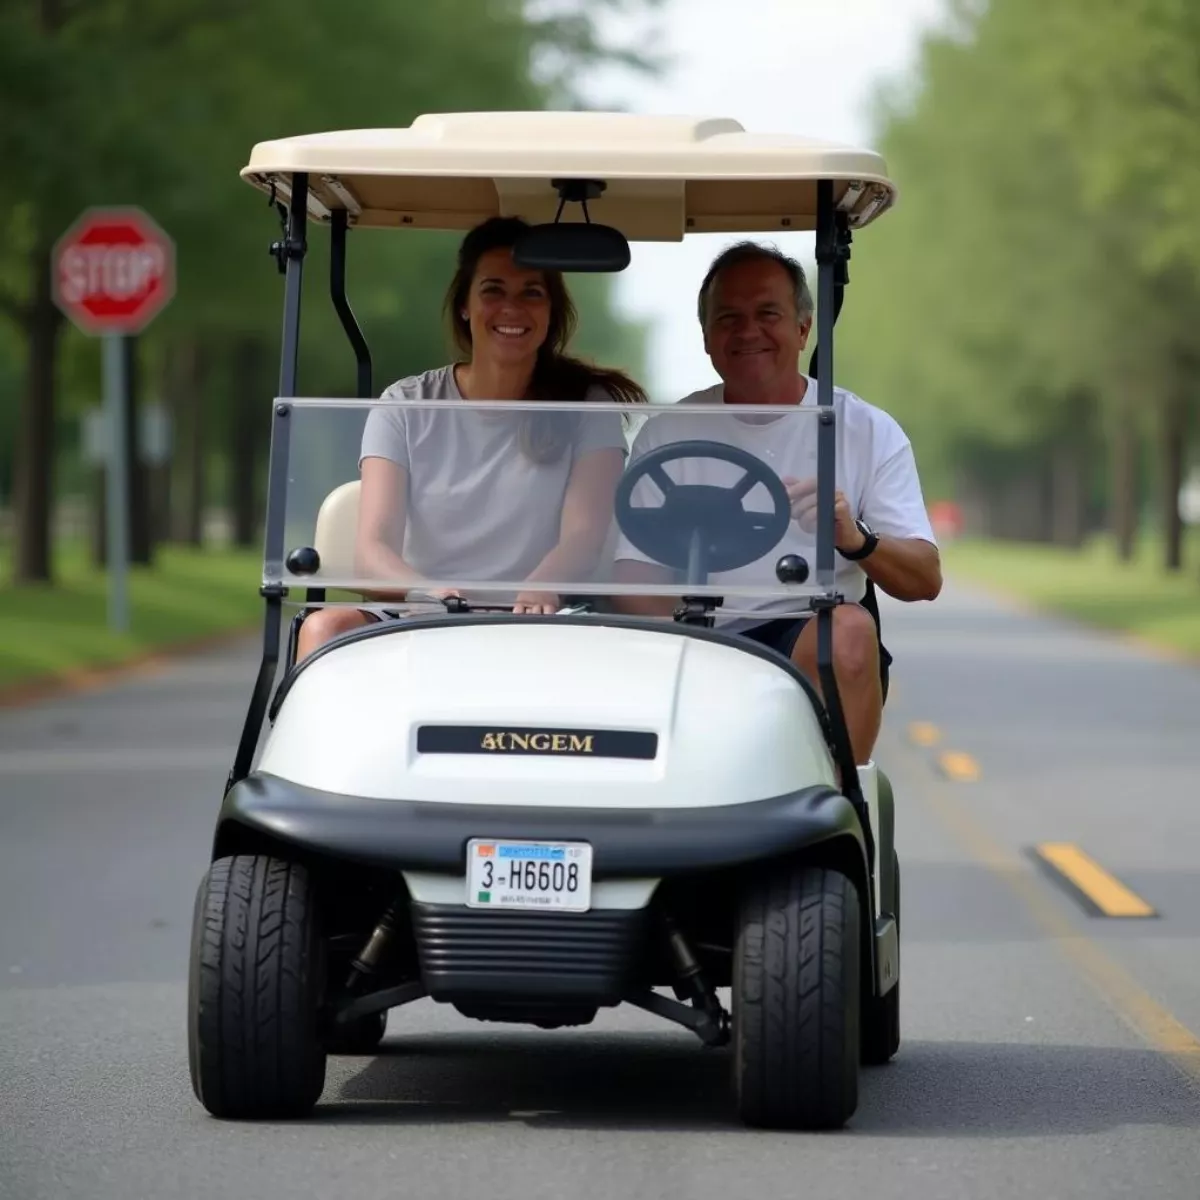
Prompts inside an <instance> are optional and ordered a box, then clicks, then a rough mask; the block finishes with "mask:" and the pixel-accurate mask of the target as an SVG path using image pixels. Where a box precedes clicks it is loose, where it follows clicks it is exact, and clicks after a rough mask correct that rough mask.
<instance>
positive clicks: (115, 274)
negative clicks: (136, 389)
mask: <svg viewBox="0 0 1200 1200" xmlns="http://www.w3.org/2000/svg"><path fill="white" fill-rule="evenodd" d="M53 272H54V300H55V303H56V304H57V305H58V307H59V308H60V309H62V311H63V312H64V313H65V314H66V315H67V316H68V317H70V319H71V320H72V321H73V322H74V323H75V325H77V326H78V327H79V328H80V329H82V330H83V331H84V333H92V334H104V333H122V334H134V333H139V332H140V331H141V330H143V329H144V328H145V327H146V326H147V325H149V324H150V322H151V321H152V320H153V319H154V318H155V317H156V316H157V315H158V314H159V313H160V312H161V311H162V309H163V308H164V307H165V306H166V305H167V303H168V302H169V301H170V299H171V297H172V296H174V294H175V243H174V242H173V241H172V240H171V239H170V238H169V237H168V236H167V235H166V234H165V233H164V232H163V231H162V230H161V229H160V228H159V227H158V226H157V225H156V224H155V223H154V221H153V220H151V218H150V217H149V216H147V215H146V213H144V212H143V211H142V210H141V209H140V208H89V209H87V210H86V211H85V212H84V213H83V215H82V216H81V217H79V219H78V220H77V221H76V222H75V224H74V225H72V226H71V228H70V229H68V230H67V232H66V233H64V234H63V236H62V237H61V238H59V240H58V244H57V245H56V246H55V248H54V264H53Z"/></svg>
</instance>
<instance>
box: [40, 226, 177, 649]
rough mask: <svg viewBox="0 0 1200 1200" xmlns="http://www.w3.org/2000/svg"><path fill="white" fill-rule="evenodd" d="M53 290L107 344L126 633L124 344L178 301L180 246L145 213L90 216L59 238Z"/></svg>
mask: <svg viewBox="0 0 1200 1200" xmlns="http://www.w3.org/2000/svg"><path fill="white" fill-rule="evenodd" d="M52 282H53V289H54V300H55V303H56V304H57V305H58V307H59V308H60V309H61V310H62V312H63V313H64V314H65V315H66V316H67V317H68V318H69V319H70V320H71V322H72V323H73V324H74V325H75V326H76V328H78V329H80V330H81V331H82V332H83V333H86V334H88V335H89V336H92V337H101V338H103V339H104V369H103V376H102V378H103V405H104V414H105V426H106V441H107V470H106V473H105V485H106V494H105V501H106V503H105V509H106V521H107V545H108V578H109V593H108V621H109V626H110V627H111V628H112V629H113V630H115V631H117V632H120V633H124V632H126V631H127V630H128V628H129V598H128V592H127V579H128V574H129V527H130V521H129V516H130V512H129V468H130V463H129V461H128V457H127V455H126V443H125V425H126V420H127V413H128V406H129V380H128V378H127V376H126V370H125V364H126V358H125V340H126V339H127V338H130V337H133V336H136V335H137V334H138V333H140V332H141V331H142V330H143V329H145V328H146V326H147V325H149V324H150V322H151V321H152V320H153V319H154V318H155V317H156V316H157V315H158V314H159V313H160V312H161V311H162V310H163V308H165V307H166V305H167V304H168V303H170V300H171V298H172V296H173V295H174V294H175V244H174V242H173V241H172V240H171V238H170V237H168V235H167V234H166V233H164V232H163V231H162V229H160V228H159V227H158V225H157V224H156V223H155V222H154V221H153V220H152V219H151V218H150V217H149V216H148V215H147V214H146V213H145V212H144V211H143V210H142V209H140V208H136V207H127V208H89V209H86V210H85V211H84V212H83V213H82V214H81V215H80V216H79V217H78V218H77V219H76V221H75V222H74V223H73V224H72V225H71V227H70V228H69V229H68V230H67V231H66V233H64V234H63V235H62V237H61V238H59V240H58V243H57V245H56V246H55V248H54V258H53V281H52Z"/></svg>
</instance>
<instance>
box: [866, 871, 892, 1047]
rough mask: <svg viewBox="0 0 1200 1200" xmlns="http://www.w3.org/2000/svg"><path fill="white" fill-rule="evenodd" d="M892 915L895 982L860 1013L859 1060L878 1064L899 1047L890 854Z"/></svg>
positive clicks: (873, 997)
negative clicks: (860, 1056) (861, 1032)
mask: <svg viewBox="0 0 1200 1200" xmlns="http://www.w3.org/2000/svg"><path fill="white" fill-rule="evenodd" d="M892 880H893V883H892V887H893V889H894V895H893V897H892V915H893V916H894V917H895V918H896V982H895V984H894V985H893V986H892V989H891V990H890V991H889V992H886V993H885V994H884V995H882V996H879V997H875V996H872V997H871V999H870V1001H869V1002H868V1004H867V1008H866V1011H865V1012H864V1013H863V1051H862V1060H863V1062H864V1063H866V1064H867V1065H868V1066H872V1067H878V1066H882V1065H883V1064H884V1063H886V1062H890V1061H891V1060H892V1059H893V1058H894V1057H895V1055H896V1051H897V1050H899V1049H900V946H899V939H900V859H899V858H898V857H897V856H896V854H895V853H893V854H892Z"/></svg>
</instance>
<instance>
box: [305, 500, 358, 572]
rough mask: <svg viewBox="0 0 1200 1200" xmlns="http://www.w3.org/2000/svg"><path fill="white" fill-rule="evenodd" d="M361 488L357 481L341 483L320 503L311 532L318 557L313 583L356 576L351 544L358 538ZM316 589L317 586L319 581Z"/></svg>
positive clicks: (352, 545)
mask: <svg viewBox="0 0 1200 1200" xmlns="http://www.w3.org/2000/svg"><path fill="white" fill-rule="evenodd" d="M360 487H361V484H360V482H359V481H358V480H357V479H353V480H351V481H350V482H349V483H343V484H341V485H340V486H339V487H336V488H334V489H333V491H332V492H330V493H329V495H328V496H326V497H325V499H324V500H323V501H322V503H321V507H320V509H319V511H318V512H317V526H316V529H315V531H314V533H313V545H314V546H315V547H316V550H317V553H318V554H319V555H320V556H321V569H320V570H319V571H318V572H317V573H316V575H315V576H314V580H316V581H319V580H320V579H322V578H326V579H328V578H331V577H333V576H337V575H340V576H342V578H343V579H344V578H346V577H347V576H353V575H354V574H355V570H354V542H355V538H356V537H357V536H358V496H359V489H360ZM317 586H320V585H319V582H318V583H317Z"/></svg>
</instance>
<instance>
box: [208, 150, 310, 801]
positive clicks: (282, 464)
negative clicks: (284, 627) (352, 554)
mask: <svg viewBox="0 0 1200 1200" xmlns="http://www.w3.org/2000/svg"><path fill="white" fill-rule="evenodd" d="M307 220H308V175H307V174H306V173H303V172H300V173H297V174H296V175H293V176H292V197H291V204H290V205H289V207H288V220H287V229H286V231H285V233H284V242H283V245H282V247H281V248H280V249H281V252H282V254H283V256H284V259H283V260H284V263H285V278H284V285H283V343H282V346H281V348H280V362H279V395H280V396H281V397H284V396H294V395H295V394H296V376H297V372H298V368H299V362H300V297H301V283H302V281H303V272H304V255H305V253H306V252H307V250H308V236H307V234H308V230H307V225H306V222H307ZM273 412H274V416H273V418H272V427H271V430H272V432H271V459H270V465H269V466H268V468H267V530H266V538H265V542H266V545H265V548H264V555H263V558H264V562H263V569H264V573H265V574H266V575H267V576H268V577H269V578H268V580H266V581H264V584H263V587H262V589H261V591H262V595H263V599H264V600H265V602H266V611H265V612H264V614H263V649H262V659H261V660H260V661H259V664H258V675H257V676H256V678H255V681H254V691H253V693H252V695H251V697H250V705H249V707H248V708H247V710H246V719H245V722H244V723H243V725H242V736H241V738H240V740H239V741H238V747H237V752H236V753H235V755H234V760H233V767H232V768H231V769H230V772H229V776H228V778H227V779H226V781H225V791H226V792H228V791H229V789H230V788H232V787H233V786H234V784H236V783H239V782H240V781H241V780H243V779H245V778H246V776H247V775H248V774H249V772H250V767H251V764H252V763H253V761H254V752H255V751H256V750H257V749H258V739H259V734H260V733H261V730H262V722H263V718H264V717H265V716H266V713H267V706H268V704H269V702H270V697H271V683H272V681H273V680H274V678H275V671H276V669H277V668H278V666H279V642H280V629H279V626H280V621H281V613H282V602H283V597H284V594H285V592H286V588H284V586H283V584H282V583H281V582H274V579H275V578H276V577H277V576H279V575H281V574H282V571H283V533H284V530H283V527H284V522H285V519H286V513H285V511H284V508H285V500H286V488H287V483H286V480H287V472H288V452H289V448H290V447H289V443H290V440H291V426H292V421H291V420H290V414H291V408H290V406H289V405H288V404H287V403H286V402H284V403H276V404H275V405H274V406H273Z"/></svg>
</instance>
